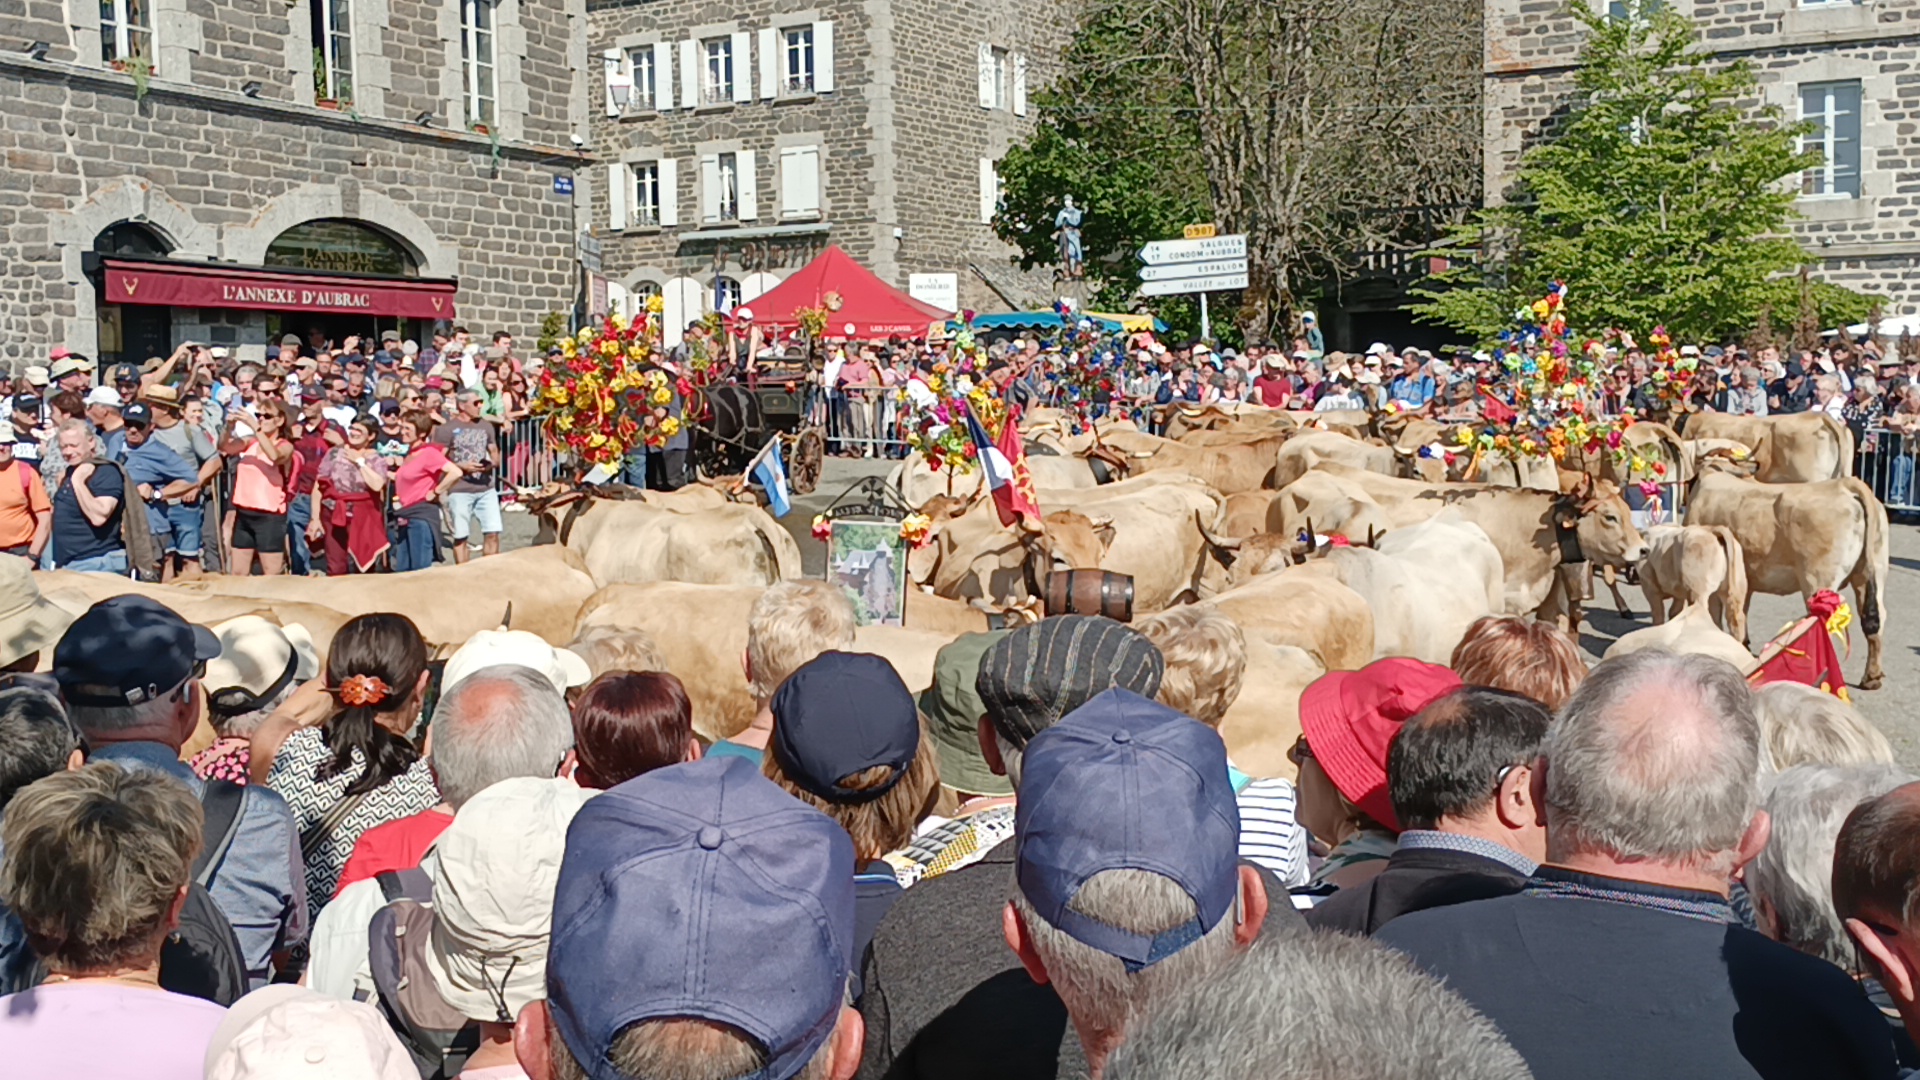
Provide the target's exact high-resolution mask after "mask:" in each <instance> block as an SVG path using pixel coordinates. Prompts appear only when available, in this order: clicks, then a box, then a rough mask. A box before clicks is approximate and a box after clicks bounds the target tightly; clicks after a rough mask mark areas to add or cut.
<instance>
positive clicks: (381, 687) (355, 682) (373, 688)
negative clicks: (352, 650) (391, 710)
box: [334, 675, 393, 705]
mask: <svg viewBox="0 0 1920 1080" xmlns="http://www.w3.org/2000/svg"><path fill="white" fill-rule="evenodd" d="M392 692H393V687H391V686H388V685H387V684H386V682H385V681H384V680H382V679H380V678H379V677H378V676H375V675H350V676H348V677H347V679H346V680H345V681H343V682H342V683H341V684H340V686H339V688H338V689H337V690H335V691H334V693H335V694H337V695H339V697H340V703H341V704H342V705H378V704H380V703H381V702H383V701H385V700H387V695H388V694H390V693H392Z"/></svg>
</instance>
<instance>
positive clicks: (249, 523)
mask: <svg viewBox="0 0 1920 1080" xmlns="http://www.w3.org/2000/svg"><path fill="white" fill-rule="evenodd" d="M233 546H234V547H235V548H247V549H249V550H252V551H264V552H267V553H268V554H275V553H278V552H282V551H285V550H286V549H287V515H285V514H269V513H267V512H266V511H265V510H248V509H246V508H245V507H240V506H236V507H234V508H233Z"/></svg>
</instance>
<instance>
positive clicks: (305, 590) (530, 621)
mask: <svg viewBox="0 0 1920 1080" xmlns="http://www.w3.org/2000/svg"><path fill="white" fill-rule="evenodd" d="M173 587H174V588H175V589H179V590H182V591H184V592H190V593H195V594H198V595H202V596H228V597H246V598H251V599H253V600H257V601H260V602H261V603H260V605H259V606H263V607H267V608H273V607H275V606H276V605H277V604H278V603H279V602H280V601H283V600H290V601H300V602H305V603H309V604H318V605H320V606H321V607H325V608H331V609H333V610H334V611H338V612H342V613H345V614H349V615H359V614H362V613H363V612H369V611H395V612H399V613H400V614H402V615H405V616H407V617H408V618H410V619H412V620H413V622H414V625H415V626H418V627H419V628H420V634H421V636H422V637H424V638H426V639H427V643H428V644H429V645H434V646H440V645H454V646H458V645H461V644H463V643H464V642H465V641H466V640H467V639H468V638H470V637H472V636H473V635H474V634H475V633H476V632H478V631H481V630H493V629H497V628H499V626H500V625H501V623H502V622H506V623H507V624H508V625H509V626H510V627H511V628H512V629H515V630H528V631H532V632H533V633H535V634H538V635H539V636H540V637H542V638H544V639H546V640H547V641H548V642H550V643H552V644H554V645H565V644H566V643H567V642H569V641H571V640H573V620H574V615H575V614H576V613H578V612H579V610H580V605H581V604H583V603H585V602H586V600H587V598H588V597H590V596H592V595H593V593H594V590H595V589H597V588H598V587H599V586H598V585H596V584H595V582H594V579H593V576H592V575H590V574H588V573H587V569H586V565H585V564H584V563H583V562H582V561H581V559H580V556H579V555H577V554H576V553H574V552H572V551H569V550H567V549H565V548H559V547H554V546H552V545H545V546H541V547H531V548H522V549H520V550H518V551H508V552H503V553H501V554H499V555H489V556H487V557H486V558H484V559H474V560H473V561H471V562H467V563H460V564H457V565H454V566H435V567H431V568H429V569H426V570H413V571H410V572H408V573H405V574H354V575H350V576H348V577H292V576H288V575H284V574H282V575H278V576H274V577H229V576H227V575H225V574H207V575H204V576H201V577H198V578H194V579H192V580H190V581H184V582H177V583H175V584H174V586H173Z"/></svg>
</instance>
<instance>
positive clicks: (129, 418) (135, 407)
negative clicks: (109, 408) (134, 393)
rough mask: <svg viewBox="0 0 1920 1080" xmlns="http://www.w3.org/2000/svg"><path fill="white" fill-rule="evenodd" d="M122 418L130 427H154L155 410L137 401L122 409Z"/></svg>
mask: <svg viewBox="0 0 1920 1080" xmlns="http://www.w3.org/2000/svg"><path fill="white" fill-rule="evenodd" d="M120 419H121V421H122V422H123V423H125V424H126V425H127V426H128V427H152V426H153V410H152V409H149V408H148V407H146V406H145V405H142V404H140V403H139V402H137V401H136V402H134V403H133V404H131V405H128V406H127V407H126V408H123V409H121V410H120Z"/></svg>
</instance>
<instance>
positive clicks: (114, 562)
mask: <svg viewBox="0 0 1920 1080" xmlns="http://www.w3.org/2000/svg"><path fill="white" fill-rule="evenodd" d="M60 569H62V570H83V571H91V572H93V573H97V574H124V573H126V572H127V552H126V549H125V548H122V549H121V550H119V551H109V552H107V553H106V554H105V555H94V556H92V557H90V558H85V559H75V560H73V561H72V562H70V563H62V564H61V566H60Z"/></svg>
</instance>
